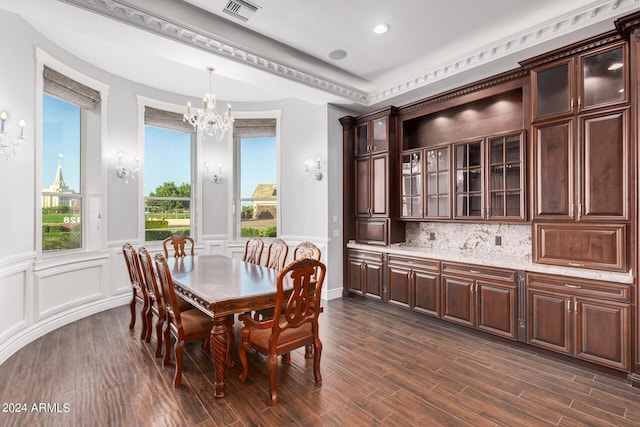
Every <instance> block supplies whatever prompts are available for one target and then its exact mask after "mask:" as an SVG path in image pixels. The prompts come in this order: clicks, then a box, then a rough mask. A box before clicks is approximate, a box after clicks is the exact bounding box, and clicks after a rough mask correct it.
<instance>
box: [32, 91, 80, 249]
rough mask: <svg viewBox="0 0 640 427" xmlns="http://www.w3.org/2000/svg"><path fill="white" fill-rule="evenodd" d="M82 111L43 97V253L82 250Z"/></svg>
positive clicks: (54, 98)
mask: <svg viewBox="0 0 640 427" xmlns="http://www.w3.org/2000/svg"><path fill="white" fill-rule="evenodd" d="M81 116H82V109H81V108H80V107H79V106H77V105H75V104H72V103H70V102H66V101H63V100H61V99H58V98H56V97H53V96H51V95H48V94H47V93H44V94H43V95H42V187H43V188H42V250H43V251H53V250H60V249H78V248H82V247H83V244H82V227H81V223H82V222H83V221H82V218H83V212H82V206H83V194H82V188H83V187H82V162H81V158H82V157H81V156H82V153H81V151H82V150H81V147H82V137H81V134H82V133H81V121H82V120H81Z"/></svg>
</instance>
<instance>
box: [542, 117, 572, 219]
mask: <svg viewBox="0 0 640 427" xmlns="http://www.w3.org/2000/svg"><path fill="white" fill-rule="evenodd" d="M573 127H574V120H573V119H571V120H566V121H562V122H556V123H552V124H547V125H541V126H535V127H534V161H535V180H536V181H535V184H536V190H535V191H536V192H535V215H536V217H538V218H544V217H548V218H558V219H562V218H566V219H569V218H572V216H573V203H574V201H573V197H574V196H573V194H574V187H573V180H574V175H573V166H574V160H573V156H574V153H573V144H572V140H573V133H574V131H573Z"/></svg>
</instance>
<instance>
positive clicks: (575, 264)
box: [569, 262, 584, 267]
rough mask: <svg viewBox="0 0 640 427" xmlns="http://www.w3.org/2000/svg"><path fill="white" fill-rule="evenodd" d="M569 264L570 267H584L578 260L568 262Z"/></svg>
mask: <svg viewBox="0 0 640 427" xmlns="http://www.w3.org/2000/svg"><path fill="white" fill-rule="evenodd" d="M569 266H570V267H584V264H581V263H579V262H570V263H569Z"/></svg>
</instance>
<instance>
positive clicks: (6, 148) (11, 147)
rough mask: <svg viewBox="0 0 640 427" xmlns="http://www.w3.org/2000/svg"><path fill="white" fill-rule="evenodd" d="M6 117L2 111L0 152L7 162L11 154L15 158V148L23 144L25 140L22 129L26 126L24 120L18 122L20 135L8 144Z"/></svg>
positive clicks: (0, 117) (9, 135)
mask: <svg viewBox="0 0 640 427" xmlns="http://www.w3.org/2000/svg"><path fill="white" fill-rule="evenodd" d="M7 119H8V116H7V112H6V111H3V112H2V113H0V152H2V154H4V157H5V159H7V160H9V156H11V155H12V154H13V155H14V156H15V154H16V146H18V145H21V144H25V143H26V142H27V140H26V139H25V136H24V128H25V127H26V126H27V123H26V122H25V121H24V119H20V120H18V127H19V128H20V133H19V135H18V137H17V138H16V139H15V140H13V142H9V141H10V139H11V134H9V132H7V130H6V122H7Z"/></svg>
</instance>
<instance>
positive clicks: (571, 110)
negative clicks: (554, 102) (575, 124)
mask: <svg viewBox="0 0 640 427" xmlns="http://www.w3.org/2000/svg"><path fill="white" fill-rule="evenodd" d="M571 111H573V98H571Z"/></svg>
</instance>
